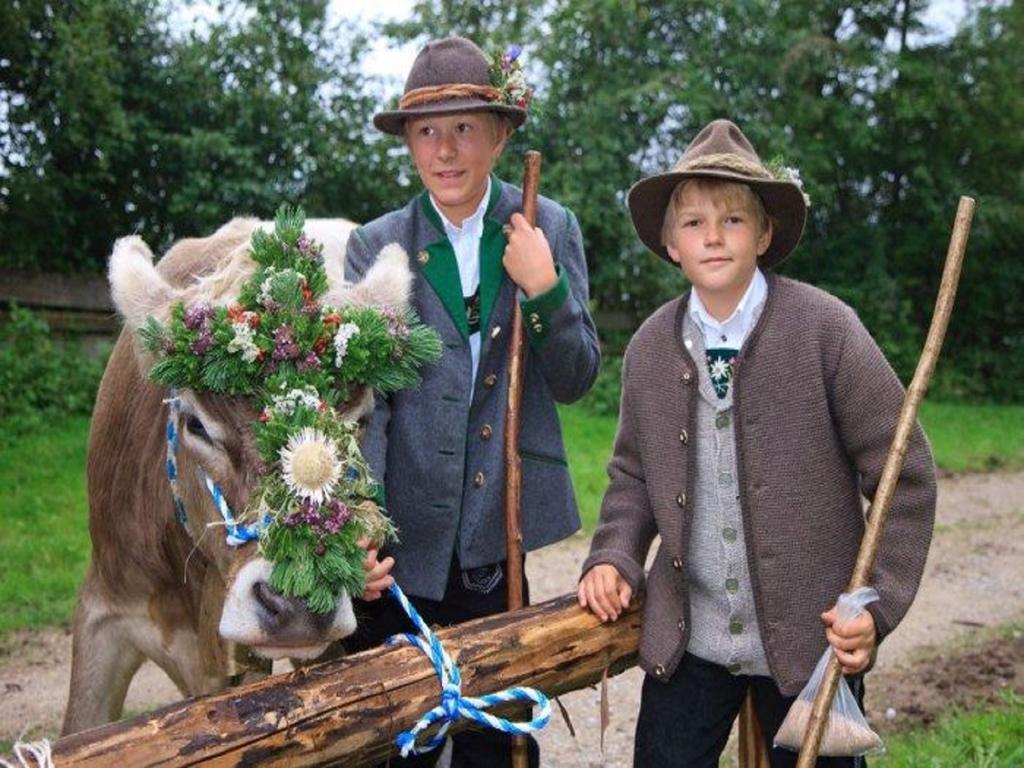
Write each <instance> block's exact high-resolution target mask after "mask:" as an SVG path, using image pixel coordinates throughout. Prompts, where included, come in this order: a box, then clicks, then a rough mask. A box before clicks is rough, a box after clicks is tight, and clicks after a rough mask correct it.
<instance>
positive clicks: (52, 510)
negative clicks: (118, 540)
mask: <svg viewBox="0 0 1024 768" xmlns="http://www.w3.org/2000/svg"><path fill="white" fill-rule="evenodd" d="M88 434H89V419H88V417H85V416H74V417H64V418H59V419H55V420H54V421H53V423H52V424H51V425H50V426H49V428H48V429H46V430H45V431H42V430H40V431H38V432H36V433H34V434H30V435H27V436H25V437H23V438H21V439H20V440H18V442H17V443H16V444H15V445H14V446H13V447H12V448H10V449H9V450H4V451H2V452H0V509H2V512H0V605H2V606H3V610H2V611H0V637H2V636H3V635H4V634H6V633H7V632H9V631H10V630H12V629H16V628H22V627H41V626H50V625H54V624H60V623H62V622H65V621H68V620H69V619H70V618H71V614H72V613H73V611H74V604H75V593H76V590H77V589H78V584H79V583H80V582H81V580H82V577H83V575H84V574H85V568H86V565H87V563H88V558H89V530H88V524H87V519H88V515H87V502H86V492H85V447H86V441H87V438H88Z"/></svg>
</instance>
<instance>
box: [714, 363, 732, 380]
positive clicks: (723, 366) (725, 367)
mask: <svg viewBox="0 0 1024 768" xmlns="http://www.w3.org/2000/svg"><path fill="white" fill-rule="evenodd" d="M728 377H729V363H728V362H727V361H726V360H723V359H721V358H719V359H718V360H715V361H714V362H713V363H711V378H712V379H714V380H715V381H718V380H720V379H726V378H728Z"/></svg>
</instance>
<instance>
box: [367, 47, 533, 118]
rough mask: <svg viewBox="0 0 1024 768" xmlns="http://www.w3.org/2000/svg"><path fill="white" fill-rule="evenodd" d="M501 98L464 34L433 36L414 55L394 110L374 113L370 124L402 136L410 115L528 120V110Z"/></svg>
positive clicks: (485, 63)
mask: <svg viewBox="0 0 1024 768" xmlns="http://www.w3.org/2000/svg"><path fill="white" fill-rule="evenodd" d="M504 98H505V97H504V93H503V92H502V90H501V89H500V88H497V87H495V86H494V85H493V84H492V82H491V63H490V62H489V61H488V60H487V57H486V56H485V55H484V52H483V51H481V50H480V48H478V47H477V45H476V44H475V43H473V42H472V41H471V40H467V39H466V38H464V37H449V38H446V39H444V40H433V41H431V42H429V43H427V44H426V45H425V46H423V50H421V51H420V52H419V53H418V54H417V55H416V60H415V61H414V62H413V63H412V69H410V70H409V77H408V79H407V80H406V81H405V93H404V94H403V95H402V98H401V100H400V101H399V107H398V109H396V110H391V111H387V112H378V113H377V114H376V115H374V116H373V124H374V125H375V126H377V127H378V128H379V129H380V130H382V131H384V132H385V133H390V134H393V135H395V136H401V135H402V134H403V132H404V130H405V121H406V120H408V119H409V118H410V117H422V116H424V115H444V114H452V113H455V112H498V113H500V114H502V115H506V116H507V117H508V118H509V120H511V122H512V127H513V128H518V127H519V126H520V125H522V124H523V121H524V120H526V109H525V108H524V107H523V106H520V105H519V104H514V103H513V104H509V103H505V102H504V101H503V99H504Z"/></svg>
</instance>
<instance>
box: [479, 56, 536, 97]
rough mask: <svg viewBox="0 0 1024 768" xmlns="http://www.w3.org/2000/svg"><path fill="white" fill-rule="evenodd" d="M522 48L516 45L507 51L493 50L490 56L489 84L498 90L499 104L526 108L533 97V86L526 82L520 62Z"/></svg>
mask: <svg viewBox="0 0 1024 768" xmlns="http://www.w3.org/2000/svg"><path fill="white" fill-rule="evenodd" d="M522 52H523V49H522V47H520V46H518V45H513V46H511V47H510V48H509V49H508V50H507V51H495V52H494V54H493V55H492V56H491V68H490V77H491V85H492V86H494V87H495V88H496V89H497V90H498V98H497V99H496V101H497V102H498V103H499V104H507V105H508V106H511V107H519V108H520V109H528V108H529V106H530V101H531V100H532V99H533V88H531V87H530V86H529V85H527V83H526V74H525V73H524V72H523V65H522V62H521V61H520V60H519V57H520V55H521V54H522Z"/></svg>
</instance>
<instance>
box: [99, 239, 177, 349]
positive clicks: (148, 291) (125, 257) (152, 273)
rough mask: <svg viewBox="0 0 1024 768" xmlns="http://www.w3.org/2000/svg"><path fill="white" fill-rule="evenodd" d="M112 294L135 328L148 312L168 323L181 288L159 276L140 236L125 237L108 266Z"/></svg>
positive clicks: (112, 255) (130, 324)
mask: <svg viewBox="0 0 1024 768" xmlns="http://www.w3.org/2000/svg"><path fill="white" fill-rule="evenodd" d="M108 276H109V279H110V293H111V296H112V297H113V299H114V305H115V306H116V307H117V311H118V312H120V313H121V316H122V317H124V320H125V323H126V324H127V325H128V327H130V328H132V329H133V330H134V329H136V328H138V327H139V326H141V325H142V324H143V323H144V322H145V321H146V317H148V316H149V315H152V316H154V317H155V318H156V319H157V320H160V321H161V322H166V320H167V317H168V313H169V312H170V308H171V305H172V304H173V303H174V302H175V301H178V300H180V298H181V296H180V291H178V290H177V289H175V288H174V287H173V286H172V285H171V284H170V283H168V282H167V281H166V280H164V278H163V277H161V276H160V273H158V272H157V271H156V268H155V267H154V266H153V252H152V251H150V250H149V247H148V246H147V245H146V243H145V242H143V240H142V238H141V237H137V236H134V235H133V236H132V237H122V238H121V239H120V240H118V241H117V242H116V243H114V252H113V253H112V254H110V265H109V269H108Z"/></svg>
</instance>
